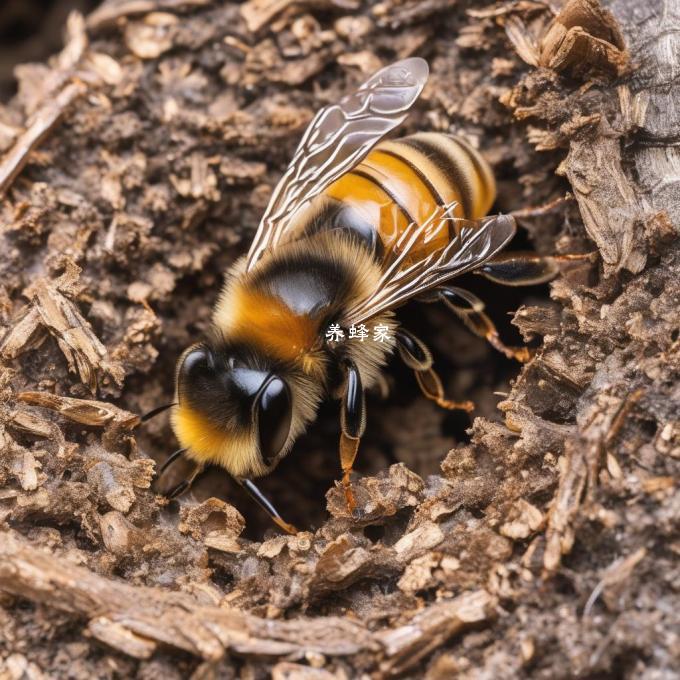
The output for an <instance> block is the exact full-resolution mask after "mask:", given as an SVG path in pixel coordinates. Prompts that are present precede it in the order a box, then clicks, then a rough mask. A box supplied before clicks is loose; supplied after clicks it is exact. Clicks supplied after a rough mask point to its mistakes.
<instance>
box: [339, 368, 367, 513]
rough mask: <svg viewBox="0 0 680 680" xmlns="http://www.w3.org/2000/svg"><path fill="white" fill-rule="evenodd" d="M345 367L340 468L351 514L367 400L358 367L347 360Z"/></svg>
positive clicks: (341, 414) (341, 415) (341, 412)
mask: <svg viewBox="0 0 680 680" xmlns="http://www.w3.org/2000/svg"><path fill="white" fill-rule="evenodd" d="M345 366H346V376H345V393H344V395H343V397H342V405H341V407H340V429H341V433H340V466H341V467H342V485H343V487H344V489H345V500H346V501H347V508H348V509H349V511H350V512H354V508H355V507H356V502H355V500H354V494H353V493H352V479H351V475H352V466H353V465H354V460H355V459H356V457H357V451H358V450H359V442H360V441H361V436H362V435H363V434H364V430H365V428H366V399H365V397H364V388H363V386H362V384H361V376H360V375H359V371H358V370H357V367H356V365H355V364H354V362H353V361H351V360H350V359H347V360H346V362H345Z"/></svg>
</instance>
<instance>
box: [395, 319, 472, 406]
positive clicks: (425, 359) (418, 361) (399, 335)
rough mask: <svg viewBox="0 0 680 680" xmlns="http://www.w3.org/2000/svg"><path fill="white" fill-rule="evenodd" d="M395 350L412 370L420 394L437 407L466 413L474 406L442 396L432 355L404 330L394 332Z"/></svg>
mask: <svg viewBox="0 0 680 680" xmlns="http://www.w3.org/2000/svg"><path fill="white" fill-rule="evenodd" d="M395 338H396V341H397V349H398V351H399V356H400V357H401V359H402V361H403V362H404V363H405V364H406V365H407V366H408V367H409V368H412V369H413V372H414V373H415V376H416V380H417V381H418V386H419V387H420V389H421V391H422V393H423V394H424V395H425V396H426V397H427V398H428V399H430V400H432V401H434V402H435V403H436V404H437V405H438V406H441V407H442V408H445V409H449V410H463V411H467V412H468V413H469V412H470V411H472V410H473V409H474V407H475V405H474V404H473V403H472V402H471V401H462V402H461V401H451V400H450V399H447V398H446V396H445V395H444V386H443V385H442V381H441V379H440V377H439V376H438V375H437V373H436V372H435V370H434V369H433V368H432V354H431V353H430V350H429V349H428V348H427V347H426V346H425V343H424V342H423V341H422V340H420V339H419V338H417V337H416V336H415V335H413V333H410V332H409V331H407V330H406V329H404V328H398V329H397V330H396V332H395Z"/></svg>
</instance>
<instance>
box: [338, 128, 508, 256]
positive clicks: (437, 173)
mask: <svg viewBox="0 0 680 680" xmlns="http://www.w3.org/2000/svg"><path fill="white" fill-rule="evenodd" d="M325 195H326V196H328V197H330V198H332V199H336V200H339V201H342V202H344V203H345V204H347V205H350V206H351V207H353V208H355V209H356V210H357V211H359V212H360V213H361V214H362V215H363V216H364V217H365V218H366V219H367V221H368V222H369V223H370V224H373V225H375V227H376V229H377V230H378V233H379V235H380V239H381V241H382V245H383V247H384V249H385V251H386V252H387V251H389V250H390V249H391V248H392V247H393V246H394V244H395V242H396V240H397V239H398V238H399V236H400V235H401V234H402V232H403V231H404V230H405V229H406V227H407V226H408V225H409V223H411V222H415V223H416V224H418V225H421V224H423V223H424V222H426V221H427V220H428V219H429V218H431V217H432V215H433V214H441V215H443V210H442V206H443V205H445V204H448V203H451V202H452V201H455V202H456V203H457V205H456V207H455V208H454V210H453V211H452V212H453V215H454V216H455V217H463V218H467V219H478V218H481V217H483V216H484V215H486V214H487V213H488V211H489V209H490V208H491V205H492V203H493V201H494V199H495V196H496V186H495V181H494V178H493V175H492V173H491V170H490V168H489V166H488V164H487V163H486V161H485V160H484V159H483V158H482V157H481V156H480V155H479V153H478V152H477V151H476V150H474V149H473V148H472V147H471V146H470V145H469V144H467V143H466V142H464V141H463V140H461V139H458V138H455V137H451V136H449V135H445V134H439V133H432V132H430V133H420V134H416V135H412V136H410V137H405V138H403V139H398V140H393V141H385V142H381V143H380V144H378V145H377V146H376V147H375V148H374V149H373V151H371V152H370V153H369V154H368V156H366V158H365V159H364V160H363V161H362V162H361V163H360V164H359V165H358V166H357V167H356V168H354V169H353V170H352V171H351V172H348V173H347V174H345V175H343V176H342V177H341V178H340V179H338V180H337V181H335V182H334V183H333V184H331V185H330V186H329V187H328V188H327V189H326V191H325ZM449 239H450V233H449V227H448V223H447V222H444V221H438V220H434V224H433V228H432V229H429V230H428V231H426V232H424V233H423V237H422V239H421V244H420V246H416V248H414V249H413V251H412V253H413V256H414V257H416V258H418V257H426V256H427V255H429V254H430V253H431V252H433V251H434V250H437V249H438V248H441V247H443V246H445V245H446V244H447V243H448V242H449Z"/></svg>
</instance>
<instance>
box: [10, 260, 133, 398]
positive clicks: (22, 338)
mask: <svg viewBox="0 0 680 680" xmlns="http://www.w3.org/2000/svg"><path fill="white" fill-rule="evenodd" d="M79 274H80V268H79V267H76V266H75V265H74V264H73V263H71V262H68V263H67V266H66V271H65V272H64V274H62V275H61V277H59V278H58V279H56V280H50V279H45V278H41V279H39V280H38V281H36V282H34V283H33V284H31V285H30V286H29V287H28V288H27V289H26V290H25V291H24V295H25V297H27V298H29V300H30V301H31V302H30V304H29V306H28V307H26V308H24V310H23V311H22V312H20V313H19V323H17V324H16V325H15V326H14V328H12V329H11V330H10V331H9V333H7V335H6V336H5V337H4V338H3V340H2V344H0V355H2V356H3V357H4V358H6V359H14V358H15V357H17V356H18V355H19V354H21V353H22V352H25V351H27V350H28V349H32V348H33V347H35V346H36V345H38V344H40V343H41V342H42V340H44V336H45V331H47V333H49V334H50V335H51V336H52V337H53V338H54V339H55V340H56V342H57V344H58V345H59V349H61V351H62V353H63V354H64V356H65V357H66V360H67V362H68V366H69V370H71V371H75V372H77V373H78V375H79V376H80V379H81V380H82V382H83V383H85V384H86V385H87V386H88V387H89V388H90V390H91V391H92V392H95V391H96V390H97V386H98V384H99V376H100V375H101V376H103V378H104V381H105V382H106V381H113V383H114V384H117V385H119V386H120V385H121V384H122V381H123V378H124V376H125V372H124V369H123V367H122V366H121V365H120V364H119V363H118V362H115V361H110V360H109V355H108V351H107V349H106V347H104V345H103V344H102V343H101V342H100V340H99V338H97V336H96V335H95V334H94V332H93V331H92V327H91V326H90V324H89V323H88V322H87V321H86V320H85V319H84V318H83V316H82V315H81V313H80V311H79V310H78V308H77V307H76V305H75V304H74V303H73V302H72V301H71V300H70V299H69V297H68V296H69V295H70V296H73V295H75V294H76V292H77V290H78V276H79Z"/></svg>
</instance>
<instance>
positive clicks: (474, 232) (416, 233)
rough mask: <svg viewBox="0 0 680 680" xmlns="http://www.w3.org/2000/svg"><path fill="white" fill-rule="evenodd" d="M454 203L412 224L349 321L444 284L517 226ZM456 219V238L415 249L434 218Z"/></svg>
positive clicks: (488, 253)
mask: <svg viewBox="0 0 680 680" xmlns="http://www.w3.org/2000/svg"><path fill="white" fill-rule="evenodd" d="M455 205H456V204H455V203H450V204H449V205H447V206H445V208H444V215H443V216H442V213H441V212H435V213H433V215H432V216H431V217H430V218H429V219H428V220H427V221H426V222H424V223H423V224H421V225H420V226H418V225H416V224H415V223H411V224H410V225H409V226H408V227H407V228H406V229H405V230H404V232H403V233H402V234H401V236H400V237H399V240H398V241H397V242H396V244H395V246H394V248H393V249H392V251H391V253H390V256H389V257H388V259H387V260H386V262H385V264H384V268H383V274H382V276H381V278H380V281H379V283H378V285H377V287H376V289H375V290H374V291H373V292H372V294H371V295H370V297H368V298H366V299H365V300H362V301H361V302H360V303H358V304H357V305H356V306H355V307H353V308H352V309H350V310H349V312H348V314H347V324H348V325H351V324H359V323H363V322H365V321H367V320H368V319H370V318H371V317H373V316H375V315H376V314H379V313H380V312H384V311H385V310H387V309H393V308H394V307H398V306H399V305H401V304H403V303H404V302H406V301H407V300H408V299H410V298H412V297H414V296H415V295H419V294H420V293H423V292H425V291H427V290H430V289H431V288H435V287H437V286H439V285H441V284H443V283H444V282H445V281H447V280H448V279H451V278H453V277H454V276H459V275H460V274H463V273H465V272H466V271H469V270H471V269H474V268H475V267H478V266H479V265H480V264H482V263H483V262H485V261H486V260H488V259H489V258H490V257H493V256H494V255H495V254H496V253H497V252H498V251H499V250H501V249H502V248H503V247H504V246H505V245H506V244H507V243H508V241H509V240H510V239H511V238H512V237H513V236H514V235H515V230H516V228H517V227H516V224H515V220H514V218H513V217H511V216H510V215H494V216H492V217H485V218H483V219H481V220H466V219H462V218H458V217H454V216H453V209H454V207H455ZM440 220H444V221H450V222H452V223H453V226H454V232H455V237H454V238H453V239H451V240H450V241H449V243H448V244H447V245H446V246H443V247H441V248H439V249H437V250H434V251H433V252H431V253H430V254H428V255H427V256H424V257H418V256H415V255H414V253H413V251H414V249H416V248H421V247H422V244H423V242H424V238H426V237H427V234H429V233H432V232H433V231H434V229H433V225H434V224H435V222H436V223H437V224H439V223H440Z"/></svg>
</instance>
